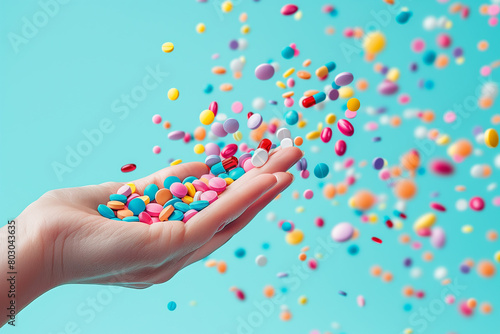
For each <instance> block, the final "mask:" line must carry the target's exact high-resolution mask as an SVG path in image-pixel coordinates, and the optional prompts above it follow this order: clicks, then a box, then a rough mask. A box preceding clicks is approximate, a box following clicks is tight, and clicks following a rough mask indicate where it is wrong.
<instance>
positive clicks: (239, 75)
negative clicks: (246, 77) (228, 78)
mask: <svg viewBox="0 0 500 334" xmlns="http://www.w3.org/2000/svg"><path fill="white" fill-rule="evenodd" d="M242 76H243V73H241V72H234V73H233V77H234V78H235V79H241V77H242Z"/></svg>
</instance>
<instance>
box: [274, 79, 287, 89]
mask: <svg viewBox="0 0 500 334" xmlns="http://www.w3.org/2000/svg"><path fill="white" fill-rule="evenodd" d="M276 86H278V87H279V88H283V89H285V88H286V85H285V84H284V83H283V82H281V81H276Z"/></svg>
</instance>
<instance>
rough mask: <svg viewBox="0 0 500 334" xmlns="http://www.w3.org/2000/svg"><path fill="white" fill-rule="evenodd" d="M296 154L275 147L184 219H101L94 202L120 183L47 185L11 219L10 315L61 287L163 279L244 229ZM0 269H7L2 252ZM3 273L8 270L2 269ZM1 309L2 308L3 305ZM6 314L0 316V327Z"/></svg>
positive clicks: (195, 166)
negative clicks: (13, 273) (148, 221)
mask: <svg viewBox="0 0 500 334" xmlns="http://www.w3.org/2000/svg"><path fill="white" fill-rule="evenodd" d="M302 156H303V152H302V151H301V150H299V149H298V148H295V147H290V148H286V149H283V150H281V149H279V148H278V149H277V150H276V151H275V152H274V153H273V154H272V155H271V156H270V157H269V160H268V161H267V163H266V164H265V165H264V166H262V167H260V168H254V169H252V170H250V171H249V172H248V173H245V174H244V175H243V176H242V177H241V178H240V179H238V180H236V181H235V182H234V183H233V184H231V185H230V186H228V188H227V189H226V191H224V192H223V193H222V194H221V196H220V197H219V199H218V200H216V201H215V202H213V203H212V204H210V205H209V206H208V207H207V208H205V209H204V210H203V211H201V212H199V213H198V214H196V215H195V216H194V217H193V218H191V219H190V220H189V221H188V222H187V223H183V222H181V221H165V222H158V223H153V224H152V225H147V224H144V223H139V222H118V221H114V220H110V219H107V218H104V217H102V216H101V215H100V214H99V213H98V212H97V206H98V205H99V204H102V203H104V204H105V203H107V201H108V200H109V195H110V194H113V193H116V191H117V189H118V188H119V187H120V186H122V185H123V184H124V183H118V182H107V183H103V184H100V185H91V186H85V187H79V188H67V189H58V190H51V191H49V192H47V193H45V194H44V195H43V196H41V197H40V198H39V199H38V200H37V201H35V202H34V203H32V204H31V205H29V206H28V207H27V208H26V209H25V210H24V211H23V212H22V213H21V214H20V215H19V217H17V218H16V219H15V230H16V231H15V247H16V248H15V252H16V254H15V256H16V260H15V261H16V262H15V269H14V271H16V272H17V274H16V291H15V294H16V296H15V306H16V314H18V313H19V311H21V310H22V309H23V308H24V307H26V306H27V305H28V304H29V303H30V302H32V301H33V300H35V299H36V298H37V297H38V296H41V295H42V294H43V293H45V292H47V291H49V290H51V289H53V288H55V287H57V286H59V285H63V284H75V283H83V284H113V285H118V286H123V287H130V288H138V289H140V288H147V287H150V286H151V285H153V284H159V283H163V282H166V281H168V280H169V279H170V278H172V277H173V276H174V275H175V274H176V273H177V272H178V271H179V270H181V269H183V268H185V267H186V266H188V265H190V264H192V263H194V262H196V261H198V260H200V259H203V258H205V257H206V256H208V255H209V254H211V253H212V252H213V251H215V250H216V249H217V248H219V247H221V246H222V245H223V244H225V243H226V242H227V241H228V240H229V239H230V238H231V237H232V236H233V235H235V234H236V233H237V232H239V231H240V230H241V229H242V228H243V227H245V226H246V225H247V224H248V223H249V222H250V221H251V220H252V219H253V218H254V217H255V215H257V213H259V212H260V211H261V210H262V209H263V208H264V207H265V206H266V205H267V204H269V203H270V202H271V201H272V200H273V199H274V198H275V197H276V196H277V195H278V194H280V193H281V192H282V191H283V190H285V189H286V188H287V187H288V186H290V184H291V183H292V181H293V175H292V174H291V173H288V172H286V171H287V170H288V169H289V168H290V167H292V166H293V165H294V164H295V163H296V162H297V161H298V160H299V159H300V158H301V157H302ZM208 172H209V171H208V168H207V166H206V165H205V164H203V163H199V162H192V163H185V164H180V165H177V166H171V167H167V168H165V169H163V170H160V171H158V172H156V173H154V174H151V175H149V176H147V177H145V178H142V179H139V180H136V181H133V182H134V183H135V185H136V188H137V190H136V192H138V193H140V194H142V193H143V191H144V188H145V187H146V186H147V185H148V184H151V183H155V184H156V185H158V187H160V189H161V188H163V180H164V179H165V178H167V177H168V176H171V175H175V176H177V177H179V178H180V179H181V180H182V179H184V178H185V177H187V176H196V177H200V176H201V175H203V174H207V173H208ZM7 226H8V225H6V226H4V227H2V228H0V248H1V249H2V250H3V251H4V252H7V249H8V248H7V247H8V242H7V241H8V240H12V238H10V239H8V236H9V235H12V234H9V230H8V227H7ZM4 255H5V256H2V257H1V259H0V265H1V268H2V271H3V272H4V273H6V272H8V271H12V269H10V268H9V265H8V262H7V261H8V258H7V254H5V253H4ZM5 275H6V276H8V275H7V274H5ZM9 289H10V283H9V282H8V281H7V279H4V278H2V279H0V303H1V304H0V306H1V307H2V308H3V309H4V310H5V309H6V308H7V307H8V306H9V305H10V299H11V298H8V296H7V295H8V294H7V293H5V292H7V291H9ZM4 307H5V308H4ZM8 320H9V319H8V318H7V317H5V316H4V317H2V321H1V325H2V326H3V325H4V324H5V323H6V322H7V321H8Z"/></svg>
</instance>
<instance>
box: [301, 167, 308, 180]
mask: <svg viewBox="0 0 500 334" xmlns="http://www.w3.org/2000/svg"><path fill="white" fill-rule="evenodd" d="M300 177H301V178H303V179H307V178H308V177H309V171H308V170H307V169H304V170H302V171H300Z"/></svg>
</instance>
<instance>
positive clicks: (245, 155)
mask: <svg viewBox="0 0 500 334" xmlns="http://www.w3.org/2000/svg"><path fill="white" fill-rule="evenodd" d="M251 157H252V155H251V154H250V153H243V154H242V155H240V157H239V158H238V167H243V163H244V162H245V161H246V160H247V159H250V158H251Z"/></svg>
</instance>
